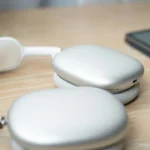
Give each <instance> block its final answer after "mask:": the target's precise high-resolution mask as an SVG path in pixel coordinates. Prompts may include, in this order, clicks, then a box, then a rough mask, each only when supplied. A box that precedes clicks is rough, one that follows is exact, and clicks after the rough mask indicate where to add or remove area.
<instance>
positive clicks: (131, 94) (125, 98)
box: [53, 73, 140, 104]
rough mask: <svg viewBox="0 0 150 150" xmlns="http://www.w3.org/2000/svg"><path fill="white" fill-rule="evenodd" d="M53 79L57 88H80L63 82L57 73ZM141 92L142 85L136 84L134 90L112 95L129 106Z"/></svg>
mask: <svg viewBox="0 0 150 150" xmlns="http://www.w3.org/2000/svg"><path fill="white" fill-rule="evenodd" d="M53 79H54V82H55V84H56V86H57V87H59V88H73V87H74V88H75V87H78V86H75V85H73V84H71V83H69V82H67V81H65V80H63V79H62V78H60V77H59V76H58V75H57V74H56V73H54V75H53ZM139 92H140V84H136V85H135V86H133V87H132V88H130V89H128V90H126V91H124V92H121V93H117V94H116V93H115V94H113V93H112V94H113V95H114V96H115V97H116V98H117V99H118V100H119V101H120V102H121V103H123V104H127V103H129V102H131V101H133V100H134V99H135V98H136V97H137V96H138V95H139Z"/></svg>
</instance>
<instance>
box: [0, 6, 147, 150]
mask: <svg viewBox="0 0 150 150" xmlns="http://www.w3.org/2000/svg"><path fill="white" fill-rule="evenodd" d="M149 18H150V3H132V4H115V5H97V6H85V7H72V8H46V9H35V10H24V11H13V12H11V11H10V12H1V13H0V36H12V37H14V38H17V39H18V40H19V41H20V42H21V43H22V44H23V45H25V46H34V45H35V46H48V45H50V46H60V47H62V48H64V47H69V46H73V45H78V44H98V45H101V46H105V47H110V48H113V49H116V50H118V51H121V52H123V53H126V54H128V55H131V56H133V57H135V58H137V59H138V60H140V61H141V62H142V64H143V65H144V67H145V74H144V76H143V78H142V80H141V93H140V96H139V97H138V98H137V99H136V100H135V101H134V102H132V103H130V104H129V105H127V106H126V109H127V111H128V114H129V130H128V134H127V138H126V139H127V148H126V149H127V150H150V59H149V58H148V57H146V56H145V55H143V54H141V53H139V52H138V51H136V50H135V49H133V48H131V47H130V46H128V45H127V44H126V43H125V42H124V37H125V34H126V33H127V32H130V31H134V30H139V29H147V28H150V19H149ZM125 69H127V68H125ZM52 74H53V70H52V67H51V58H50V57H45V56H42V57H28V58H25V59H24V60H23V61H22V63H21V65H20V66H19V67H18V68H17V69H16V70H14V71H10V72H6V73H1V74H0V115H5V116H6V115H7V111H8V109H9V107H10V105H11V104H12V102H13V101H14V100H15V99H17V98H18V97H20V96H22V95H24V94H26V93H29V92H32V91H35V90H41V89H50V88H55V84H54V82H53V80H52ZM10 149H11V148H10V145H9V133H8V131H7V128H5V129H4V130H0V150H10Z"/></svg>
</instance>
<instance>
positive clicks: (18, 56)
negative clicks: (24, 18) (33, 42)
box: [0, 37, 144, 150]
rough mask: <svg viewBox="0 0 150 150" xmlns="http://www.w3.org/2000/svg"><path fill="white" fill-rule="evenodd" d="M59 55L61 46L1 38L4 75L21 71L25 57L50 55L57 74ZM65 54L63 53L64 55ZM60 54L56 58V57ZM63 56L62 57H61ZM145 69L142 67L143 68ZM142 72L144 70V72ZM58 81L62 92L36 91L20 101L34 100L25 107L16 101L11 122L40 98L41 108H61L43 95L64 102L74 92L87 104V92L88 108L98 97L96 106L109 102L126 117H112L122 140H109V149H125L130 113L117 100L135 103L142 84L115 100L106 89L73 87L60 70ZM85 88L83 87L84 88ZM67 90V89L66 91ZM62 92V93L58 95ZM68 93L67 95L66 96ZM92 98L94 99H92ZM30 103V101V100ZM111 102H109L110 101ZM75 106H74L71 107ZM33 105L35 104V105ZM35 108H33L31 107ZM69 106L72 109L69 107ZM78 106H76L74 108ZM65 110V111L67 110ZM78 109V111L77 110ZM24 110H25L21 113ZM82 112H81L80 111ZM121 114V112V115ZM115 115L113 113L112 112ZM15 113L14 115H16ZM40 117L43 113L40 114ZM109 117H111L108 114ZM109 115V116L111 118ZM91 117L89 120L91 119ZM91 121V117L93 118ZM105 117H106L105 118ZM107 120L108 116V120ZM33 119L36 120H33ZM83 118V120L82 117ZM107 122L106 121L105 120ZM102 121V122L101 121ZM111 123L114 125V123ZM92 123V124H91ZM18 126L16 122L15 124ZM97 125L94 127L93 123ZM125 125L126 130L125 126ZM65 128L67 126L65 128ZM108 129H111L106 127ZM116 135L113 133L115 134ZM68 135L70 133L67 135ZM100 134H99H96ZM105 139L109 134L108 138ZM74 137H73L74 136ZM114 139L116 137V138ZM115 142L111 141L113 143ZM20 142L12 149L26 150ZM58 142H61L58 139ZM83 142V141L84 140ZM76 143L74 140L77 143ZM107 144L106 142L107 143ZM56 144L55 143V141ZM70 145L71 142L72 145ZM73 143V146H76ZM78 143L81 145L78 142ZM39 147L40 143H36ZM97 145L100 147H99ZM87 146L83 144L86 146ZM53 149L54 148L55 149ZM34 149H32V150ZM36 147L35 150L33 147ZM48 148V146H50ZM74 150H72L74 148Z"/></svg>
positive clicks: (0, 69)
mask: <svg viewBox="0 0 150 150" xmlns="http://www.w3.org/2000/svg"><path fill="white" fill-rule="evenodd" d="M83 48H84V46H83ZM65 52H66V53H67V50H64V53H65ZM58 53H60V54H61V53H62V52H61V48H59V47H24V46H23V45H21V44H20V43H19V41H18V40H16V39H14V38H11V37H4V38H0V57H1V58H2V59H1V60H0V72H4V71H11V70H13V69H15V68H17V67H18V66H19V65H20V63H21V61H22V60H23V58H24V57H26V56H33V55H46V56H47V55H49V56H52V57H53V58H54V63H53V67H54V69H55V71H57V69H58V70H59V69H60V68H59V67H58V68H57V65H55V59H58V58H57V54H58ZM62 54H63V53H62ZM55 55H56V58H55V57H54V56H55ZM58 55H59V54H58ZM76 55H77V53H76ZM59 62H61V61H60V60H59ZM141 68H142V67H141ZM141 70H142V69H141ZM143 72H144V69H143V70H142V71H141V75H142V74H143ZM54 81H55V83H56V85H57V86H58V87H62V89H55V90H51V91H50V90H49V91H48V90H46V91H41V92H39V93H37V92H35V93H33V94H32V93H31V94H28V96H24V97H22V98H20V99H19V100H18V101H21V100H24V101H27V98H28V99H31V101H30V102H29V103H28V102H27V103H26V106H23V105H20V102H18V101H17V102H15V104H13V106H12V108H11V109H10V111H9V119H10V120H12V119H11V118H15V117H16V116H15V117H14V114H15V111H16V108H19V109H20V110H21V108H22V109H23V110H24V109H26V108H29V110H30V109H31V110H32V107H31V105H30V103H31V102H32V100H33V99H37V104H38V105H39V106H40V104H42V103H45V104H43V107H46V105H49V106H51V105H53V107H54V108H55V107H56V108H57V107H58V105H56V104H53V102H51V101H50V102H49V101H46V100H45V101H44V102H43V101H42V98H41V99H40V97H41V96H43V97H45V99H46V97H49V98H50V97H53V98H54V100H55V99H56V100H58V96H57V94H60V96H61V97H62V98H63V97H64V98H63V100H64V99H67V97H66V95H71V94H70V93H72V95H71V96H73V99H74V97H76V96H77V95H78V99H80V98H81V103H82V101H83V102H84V100H82V99H84V98H83V97H84V94H83V93H84V92H85V94H86V93H87V95H89V96H88V97H87V99H88V98H89V100H88V103H89V104H88V103H87V105H88V107H89V108H90V104H92V103H91V102H92V101H91V100H92V98H91V97H92V96H93V97H95V98H93V102H94V101H95V103H97V105H103V101H106V103H107V104H108V106H109V107H110V108H109V109H110V110H111V109H112V107H113V108H114V109H115V108H116V111H117V110H118V113H119V114H120V115H122V118H121V116H120V117H118V118H117V117H116V114H115V115H114V116H113V115H112V116H111V117H113V118H115V117H116V118H117V119H118V124H120V126H119V125H118V126H117V128H116V129H115V127H114V130H116V132H118V133H117V134H118V136H117V137H116V138H118V139H116V140H115V141H113V142H112V141H109V142H110V143H109V142H108V141H107V142H108V143H109V144H108V146H109V147H108V150H109V148H110V149H111V148H112V147H113V149H115V150H120V149H121V148H122V147H123V145H124V144H123V143H124V141H123V142H122V138H123V137H124V135H125V131H126V129H127V115H126V112H125V109H124V107H123V106H122V104H121V103H120V102H119V101H118V100H116V99H119V100H120V101H121V102H122V103H123V104H126V103H128V102H129V101H131V100H133V99H134V98H135V97H136V96H137V95H138V93H139V84H137V85H136V86H134V88H132V89H129V90H128V91H125V92H124V93H123V95H122V94H120V93H115V94H113V95H114V96H115V97H116V98H114V96H112V94H108V93H110V92H106V91H105V90H101V89H97V88H94V87H78V86H77V85H74V84H72V83H70V82H69V81H67V80H65V79H64V78H62V77H61V74H59V71H57V72H55V73H54ZM81 86H82V85H81ZM66 87H67V88H66ZM68 87H69V89H68ZM57 92H58V93H57ZM64 93H65V94H64ZM98 93H100V94H98ZM95 95H97V97H101V98H103V99H104V100H101V102H100V103H99V102H98V101H100V100H98V98H97V97H96V96H95ZM90 98H91V99H90ZM28 101H29V100H28ZM74 101H75V99H74ZM74 101H72V103H74ZM107 101H108V102H107ZM59 102H60V104H61V106H62V107H64V108H63V109H64V110H67V107H66V106H63V102H62V101H59ZM66 102H67V103H70V100H69V99H68V100H67V101H66ZM106 103H104V105H106ZM70 105H71V104H70ZM32 106H33V105H32ZM30 107H31V108H30ZM68 107H69V106H68ZM73 107H74V106H73ZM51 109H52V110H50V111H51V113H56V111H53V108H51ZM63 109H62V110H63ZM92 109H93V113H94V110H96V109H97V106H95V107H93V108H92ZM77 110H78V109H77ZM21 111H22V110H21ZM72 111H73V108H72ZM79 111H81V110H80V109H79ZM113 111H115V110H113ZM119 111H120V112H119ZM108 112H109V111H106V110H105V108H104V109H103V108H101V112H100V111H99V110H97V113H106V114H107V113H108ZM110 112H111V111H110ZM67 113H71V112H70V110H68V112H67ZM12 114H13V115H12ZM39 115H40V114H39ZM106 116H107V115H106ZM108 116H109V115H108ZM111 117H110V118H109V119H111ZM87 118H88V117H87ZM89 118H90V117H89ZM102 118H103V117H102ZM104 118H105V117H104ZM113 118H112V121H113ZM32 119H33V118H32ZM82 119H83V118H82ZM104 120H105V119H104ZM100 121H101V120H100ZM112 121H111V122H112ZM12 122H14V121H12ZM89 123H90V122H89ZM10 124H11V125H12V124H13V123H10ZM14 124H15V123H14ZM5 125H7V120H6V119H5V118H4V117H0V128H3V127H4V126H5ZM92 125H93V124H92ZM92 125H91V127H92ZM121 126H122V127H121ZM13 127H14V129H15V128H16V125H15V126H14V125H12V126H11V128H10V131H11V133H12V134H13V131H12V130H13V129H12V128H13ZM64 128H65V127H64ZM118 128H121V129H119V130H120V131H118ZM106 129H107V128H106ZM112 129H113V127H112ZM62 132H64V131H62ZM77 132H78V131H77ZM112 132H113V131H112ZM20 134H22V133H21V132H20ZM67 134H68V133H67ZM95 134H96V133H95ZM99 134H102V133H99ZM106 134H108V133H106ZM114 134H115V133H113V136H114ZM14 136H15V137H17V138H18V139H19V136H18V135H14ZM71 136H72V134H71ZM104 136H105V135H104ZM81 137H82V136H81ZM70 138H71V137H70ZM97 138H100V140H102V138H105V137H97ZM107 138H110V137H107ZM75 139H76V138H73V140H75ZM85 139H86V137H84V140H85ZM112 139H113V138H112ZM112 139H111V140H112ZM88 140H89V141H90V142H91V141H92V140H94V139H92V138H91V139H86V140H85V142H86V141H88ZM19 141H20V140H18V141H15V140H13V141H12V147H13V149H14V150H20V149H21V150H24V149H23V147H22V146H23V145H28V144H27V143H26V142H25V141H24V143H22V146H21V147H19V146H20V145H18V143H17V142H19ZM56 141H57V140H56ZM81 141H82V140H81ZM73 142H74V141H73ZM105 142H106V141H105ZM105 142H103V143H105ZM116 142H117V144H116V145H113V146H111V145H112V144H114V143H116ZM52 143H53V142H52ZM68 143H69V142H68ZM70 144H71V141H70V143H69V145H70ZM72 144H73V143H72ZM78 144H79V145H80V142H78ZM32 145H34V144H33V143H32ZM35 145H36V144H35ZM56 145H57V144H56ZM92 145H93V147H98V146H104V147H105V146H106V147H107V144H106V143H105V144H104V145H103V144H102V145H98V144H95V146H94V144H92ZM96 145H97V146H96ZM28 146H31V145H30V144H29V145H28ZM82 146H83V145H82ZM82 146H81V147H80V148H85V147H86V146H85V147H84V146H83V147H82ZM45 147H46V144H45ZM52 147H53V146H52ZM89 147H91V145H87V147H86V148H89ZM93 147H91V148H93ZM29 148H30V147H29ZM33 148H34V147H33ZM46 148H47V147H46ZM71 148H72V147H71Z"/></svg>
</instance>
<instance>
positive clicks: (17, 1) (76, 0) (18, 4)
mask: <svg viewBox="0 0 150 150" xmlns="http://www.w3.org/2000/svg"><path fill="white" fill-rule="evenodd" d="M135 1H136V2H137V1H150V0H0V11H6V10H15V9H30V8H38V7H50V6H53V7H57V6H58V7H65V6H80V5H88V4H98V3H99V4H100V3H126V2H135Z"/></svg>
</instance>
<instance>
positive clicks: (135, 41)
mask: <svg viewBox="0 0 150 150" xmlns="http://www.w3.org/2000/svg"><path fill="white" fill-rule="evenodd" d="M125 40H126V42H127V43H128V44H130V45H131V46H133V47H134V48H136V49H138V50H139V51H141V52H142V53H144V54H146V55H147V56H148V57H150V29H147V30H141V31H135V32H131V33H127V34H126V37H125Z"/></svg>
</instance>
